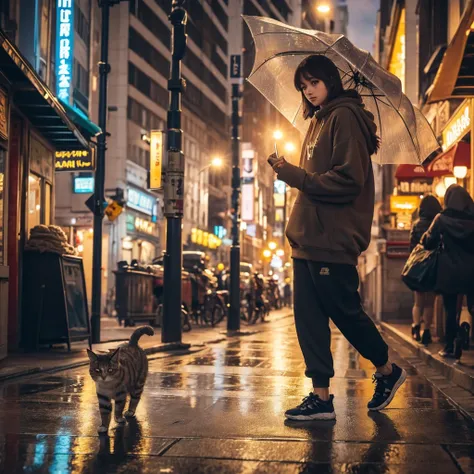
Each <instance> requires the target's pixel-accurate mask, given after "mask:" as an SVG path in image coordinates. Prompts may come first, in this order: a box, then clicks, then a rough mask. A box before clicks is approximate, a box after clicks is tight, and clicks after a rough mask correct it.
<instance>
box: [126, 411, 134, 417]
mask: <svg viewBox="0 0 474 474" xmlns="http://www.w3.org/2000/svg"><path fill="white" fill-rule="evenodd" d="M124 416H125V418H134V417H135V412H134V411H130V410H128V411H126V412H125V413H124Z"/></svg>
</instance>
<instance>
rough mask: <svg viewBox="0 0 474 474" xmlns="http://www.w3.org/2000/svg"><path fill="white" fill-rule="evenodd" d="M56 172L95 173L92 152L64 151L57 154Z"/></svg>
mask: <svg viewBox="0 0 474 474" xmlns="http://www.w3.org/2000/svg"><path fill="white" fill-rule="evenodd" d="M54 167H55V170H56V171H94V157H93V154H92V153H91V150H63V151H56V152H55V165H54Z"/></svg>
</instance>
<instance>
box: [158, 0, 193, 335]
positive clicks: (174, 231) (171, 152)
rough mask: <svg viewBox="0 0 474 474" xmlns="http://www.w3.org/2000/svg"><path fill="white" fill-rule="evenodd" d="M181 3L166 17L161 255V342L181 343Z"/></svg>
mask: <svg viewBox="0 0 474 474" xmlns="http://www.w3.org/2000/svg"><path fill="white" fill-rule="evenodd" d="M183 5H184V0H173V3H172V11H171V14H170V16H169V19H170V21H171V24H172V25H173V32H172V40H171V41H172V45H171V48H172V50H171V53H172V60H171V72H170V78H169V81H168V90H169V91H170V104H169V109H168V155H167V165H166V169H165V173H164V179H163V188H164V213H165V216H166V219H167V232H166V252H165V255H164V267H165V268H164V291H163V330H162V333H161V340H162V342H181V268H182V260H183V249H182V229H181V224H182V220H183V207H184V153H183V149H182V134H183V131H182V130H181V95H182V94H183V92H184V90H185V85H186V84H185V81H184V79H183V78H182V77H181V60H182V59H183V57H184V54H185V52H186V39H187V35H186V22H187V13H186V10H185V9H184V7H183Z"/></svg>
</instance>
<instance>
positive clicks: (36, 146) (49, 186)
mask: <svg viewBox="0 0 474 474" xmlns="http://www.w3.org/2000/svg"><path fill="white" fill-rule="evenodd" d="M88 147H89V143H88V140H87V139H86V138H85V136H84V134H83V133H82V131H81V130H80V129H79V128H78V127H77V126H76V125H75V124H74V122H73V120H72V119H71V118H70V117H69V116H68V115H67V113H66V111H65V109H64V107H63V106H62V105H61V103H60V102H59V101H58V100H57V99H56V97H55V96H54V94H53V93H52V92H51V91H50V90H49V89H48V88H47V87H46V85H45V84H44V83H43V82H42V81H41V79H40V78H39V77H38V76H37V74H36V73H35V71H34V70H33V69H32V68H31V66H30V65H29V64H28V63H27V62H26V61H25V59H24V58H23V57H22V55H21V54H20V53H19V51H18V49H17V48H16V47H15V45H13V44H12V43H11V42H10V41H9V40H8V38H7V37H6V36H5V34H4V33H3V31H1V30H0V358H2V357H5V355H6V351H7V347H8V349H10V350H11V349H16V348H17V347H18V345H19V342H20V341H19V335H20V334H21V301H22V298H21V294H22V291H21V280H22V256H23V248H24V245H25V243H26V241H27V239H28V235H29V232H30V230H31V229H32V228H33V227H34V226H35V225H38V224H45V225H49V224H52V223H53V222H54V184H55V179H54V169H55V152H56V151H57V150H64V149H69V148H78V149H84V150H85V149H88Z"/></svg>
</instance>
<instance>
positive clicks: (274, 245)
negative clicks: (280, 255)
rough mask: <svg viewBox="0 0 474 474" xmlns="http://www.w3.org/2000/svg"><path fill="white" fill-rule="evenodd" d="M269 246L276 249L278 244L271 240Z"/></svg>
mask: <svg viewBox="0 0 474 474" xmlns="http://www.w3.org/2000/svg"><path fill="white" fill-rule="evenodd" d="M268 248H269V249H270V250H275V249H276V248H277V244H276V243H275V242H269V244H268Z"/></svg>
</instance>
